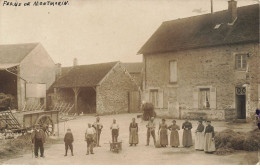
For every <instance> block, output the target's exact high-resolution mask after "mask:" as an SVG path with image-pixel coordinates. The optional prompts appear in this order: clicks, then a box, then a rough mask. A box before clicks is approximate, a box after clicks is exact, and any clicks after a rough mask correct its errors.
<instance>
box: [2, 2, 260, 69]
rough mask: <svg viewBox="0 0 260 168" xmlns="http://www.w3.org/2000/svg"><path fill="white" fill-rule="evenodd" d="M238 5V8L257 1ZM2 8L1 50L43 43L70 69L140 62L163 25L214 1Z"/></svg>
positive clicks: (221, 6)
mask: <svg viewBox="0 0 260 168" xmlns="http://www.w3.org/2000/svg"><path fill="white" fill-rule="evenodd" d="M7 1H8V2H21V3H24V2H28V1H31V2H34V0H7ZM41 1H45V0H41ZM46 1H47V0H46ZM50 1H55V0H50ZM56 1H59V0H56ZM227 1H228V0H213V10H214V11H220V10H226V9H227V7H228V3H227ZM237 2H238V7H239V6H246V5H250V4H256V3H258V0H237ZM3 3H4V0H0V44H16V43H34V42H40V43H41V44H42V45H43V46H44V48H45V49H46V51H47V52H48V53H49V55H50V56H51V57H52V59H53V60H54V62H55V63H61V64H62V66H71V65H72V64H73V59H74V58H77V59H78V64H79V65H84V64H95V63H102V62H111V61H122V62H141V61H142V55H137V52H138V50H139V49H140V48H141V47H142V45H143V44H144V43H145V42H146V41H147V40H148V39H149V37H150V36H151V35H152V34H153V33H154V32H155V31H156V29H157V28H158V27H159V26H160V25H161V23H162V22H164V21H167V20H174V19H178V18H185V17H190V16H195V15H201V14H205V13H210V0H69V5H67V6H55V7H53V6H32V5H31V6H18V7H14V6H3Z"/></svg>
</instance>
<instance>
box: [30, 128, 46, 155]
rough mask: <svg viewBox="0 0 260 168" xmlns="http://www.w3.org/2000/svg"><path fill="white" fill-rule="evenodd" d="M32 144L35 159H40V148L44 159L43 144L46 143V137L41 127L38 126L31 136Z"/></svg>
mask: <svg viewBox="0 0 260 168" xmlns="http://www.w3.org/2000/svg"><path fill="white" fill-rule="evenodd" d="M31 139H32V143H33V144H34V155H35V158H38V151H39V148H40V153H41V155H40V157H44V147H43V144H44V143H45V139H46V135H45V133H44V131H43V130H42V129H40V125H39V124H36V125H35V129H34V130H33V132H32V135H31Z"/></svg>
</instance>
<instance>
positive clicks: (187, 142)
mask: <svg viewBox="0 0 260 168" xmlns="http://www.w3.org/2000/svg"><path fill="white" fill-rule="evenodd" d="M182 129H183V138H182V145H183V147H186V148H188V147H191V146H192V136H191V129H192V124H191V123H190V122H189V121H188V119H186V120H185V122H184V123H183V124H182Z"/></svg>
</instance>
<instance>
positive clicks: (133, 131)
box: [129, 128, 139, 144]
mask: <svg viewBox="0 0 260 168" xmlns="http://www.w3.org/2000/svg"><path fill="white" fill-rule="evenodd" d="M138 141H139V140H138V133H137V128H130V135H129V144H138Z"/></svg>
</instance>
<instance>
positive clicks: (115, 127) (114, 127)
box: [110, 119, 119, 143]
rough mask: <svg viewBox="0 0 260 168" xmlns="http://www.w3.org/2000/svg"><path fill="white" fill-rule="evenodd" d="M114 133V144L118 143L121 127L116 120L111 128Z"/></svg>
mask: <svg viewBox="0 0 260 168" xmlns="http://www.w3.org/2000/svg"><path fill="white" fill-rule="evenodd" d="M110 129H111V133H112V142H113V143H114V142H117V138H118V135H119V125H118V124H117V123H116V119H113V124H112V125H111V127H110Z"/></svg>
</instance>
